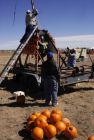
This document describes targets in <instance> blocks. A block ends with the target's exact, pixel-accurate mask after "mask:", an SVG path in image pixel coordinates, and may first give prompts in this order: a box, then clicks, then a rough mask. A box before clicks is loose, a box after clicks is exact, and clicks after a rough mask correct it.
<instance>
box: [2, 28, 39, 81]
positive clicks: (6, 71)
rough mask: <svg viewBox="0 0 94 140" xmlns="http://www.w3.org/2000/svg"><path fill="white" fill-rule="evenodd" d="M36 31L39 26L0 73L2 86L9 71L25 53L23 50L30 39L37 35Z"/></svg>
mask: <svg viewBox="0 0 94 140" xmlns="http://www.w3.org/2000/svg"><path fill="white" fill-rule="evenodd" d="M36 29H37V26H35V28H34V29H33V31H32V32H31V34H30V35H29V37H28V38H27V40H26V41H25V42H24V43H23V44H20V45H19V46H18V48H17V49H16V51H15V52H14V53H13V55H12V56H11V58H10V59H9V61H8V62H7V64H6V66H5V67H4V69H3V70H2V72H1V73H0V84H1V83H2V82H3V80H4V79H5V77H6V76H7V75H8V73H9V71H10V70H11V68H13V66H14V64H15V62H16V60H17V59H18V57H19V55H20V54H21V52H22V51H23V49H24V48H25V46H26V45H27V43H28V41H29V40H30V38H31V37H32V36H33V34H34V33H35V31H36Z"/></svg>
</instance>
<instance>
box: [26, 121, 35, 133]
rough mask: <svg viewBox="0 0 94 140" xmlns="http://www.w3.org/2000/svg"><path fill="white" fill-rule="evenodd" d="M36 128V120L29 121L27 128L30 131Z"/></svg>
mask: <svg viewBox="0 0 94 140" xmlns="http://www.w3.org/2000/svg"><path fill="white" fill-rule="evenodd" d="M33 128H34V122H33V121H29V122H28V123H27V125H26V130H27V131H28V132H30V131H32V129H33Z"/></svg>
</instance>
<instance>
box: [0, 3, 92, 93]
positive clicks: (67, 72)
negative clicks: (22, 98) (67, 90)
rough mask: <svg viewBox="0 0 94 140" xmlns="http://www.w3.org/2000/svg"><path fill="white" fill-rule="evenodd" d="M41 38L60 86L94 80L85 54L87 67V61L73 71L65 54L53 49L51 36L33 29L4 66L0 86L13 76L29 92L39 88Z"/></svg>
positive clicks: (44, 31) (41, 61)
mask: <svg viewBox="0 0 94 140" xmlns="http://www.w3.org/2000/svg"><path fill="white" fill-rule="evenodd" d="M31 3H32V9H34V8H35V7H34V1H31ZM41 37H43V38H44V43H45V44H46V49H47V50H50V51H52V52H53V53H54V59H55V60H56V62H57V64H58V66H59V71H60V82H59V85H60V86H63V87H64V86H68V85H72V84H76V83H79V82H85V81H89V79H90V78H94V63H93V60H92V58H91V56H90V54H89V53H88V59H89V61H90V65H87V61H82V62H80V63H79V62H77V63H78V64H77V66H76V67H74V68H68V66H67V61H68V55H67V53H69V51H68V52H63V53H62V52H61V51H60V50H58V49H57V47H56V45H55V41H54V39H53V37H52V36H51V34H50V33H49V32H48V31H47V30H45V29H39V27H38V26H35V28H34V29H33V31H32V33H31V34H30V35H29V37H28V38H27V40H26V41H25V42H24V43H20V44H19V46H18V48H17V49H16V50H15V51H14V53H13V55H12V56H11V58H10V59H9V61H8V63H7V64H6V66H5V67H4V69H3V70H2V72H1V73H0V84H3V83H4V80H5V79H6V77H7V76H8V73H12V74H13V78H14V79H17V80H18V81H19V82H22V83H23V85H24V86H26V88H29V89H30V90H32V89H33V88H34V89H37V87H39V86H41V85H42V81H43V80H42V77H41V65H42V63H43V62H44V61H45V60H46V59H47V55H46V53H45V55H44V56H42V54H41V52H40V49H39V45H38V42H39V40H40V38H41Z"/></svg>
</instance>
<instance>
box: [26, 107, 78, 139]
mask: <svg viewBox="0 0 94 140" xmlns="http://www.w3.org/2000/svg"><path fill="white" fill-rule="evenodd" d="M26 130H27V131H28V132H29V133H30V135H31V137H32V138H33V139H34V140H43V139H45V138H47V139H51V138H53V137H55V136H59V135H60V136H62V139H63V138H64V139H73V138H76V137H77V128H76V127H75V126H74V125H73V124H72V123H71V121H70V120H69V119H68V118H64V117H62V112H61V110H59V109H57V108H54V109H53V110H51V111H50V110H48V109H45V110H43V111H42V112H41V113H38V112H33V113H32V114H31V115H29V117H28V118H27V124H26Z"/></svg>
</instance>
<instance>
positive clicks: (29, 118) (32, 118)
mask: <svg viewBox="0 0 94 140" xmlns="http://www.w3.org/2000/svg"><path fill="white" fill-rule="evenodd" d="M36 118H37V116H36V115H30V116H29V117H28V119H27V122H29V121H34V120H35V119H36Z"/></svg>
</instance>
